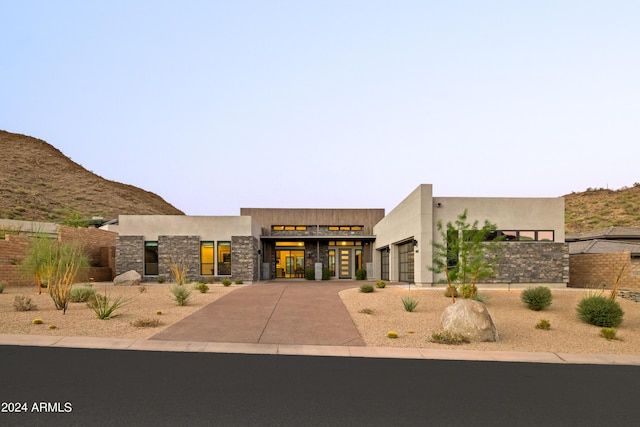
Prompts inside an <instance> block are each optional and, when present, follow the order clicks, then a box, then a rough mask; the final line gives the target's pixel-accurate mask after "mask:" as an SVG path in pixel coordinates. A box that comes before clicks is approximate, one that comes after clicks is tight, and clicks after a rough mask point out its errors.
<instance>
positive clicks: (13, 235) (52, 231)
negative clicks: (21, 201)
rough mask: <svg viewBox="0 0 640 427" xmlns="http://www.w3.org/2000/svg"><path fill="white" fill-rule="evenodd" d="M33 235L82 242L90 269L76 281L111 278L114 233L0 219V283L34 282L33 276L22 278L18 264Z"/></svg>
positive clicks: (113, 257)
mask: <svg viewBox="0 0 640 427" xmlns="http://www.w3.org/2000/svg"><path fill="white" fill-rule="evenodd" d="M35 236H41V237H46V238H50V239H56V240H58V241H60V242H72V241H74V242H80V243H82V244H83V246H84V250H85V253H86V255H87V258H88V260H89V266H90V268H89V269H87V270H85V271H82V272H81V274H80V276H79V277H78V281H81V282H86V281H89V280H90V279H93V280H94V281H96V282H104V281H107V282H108V281H111V280H113V277H114V271H115V245H116V237H117V234H116V233H114V232H110V231H104V230H99V229H96V228H93V227H90V228H76V227H67V226H64V225H59V224H54V223H49V222H31V221H16V220H8V219H0V283H4V284H7V285H31V284H35V280H34V279H30V278H27V277H24V275H23V274H22V273H21V271H20V265H19V264H20V262H21V261H22V259H24V257H25V255H26V253H27V251H28V250H29V243H30V241H31V239H33V238H34V237H35Z"/></svg>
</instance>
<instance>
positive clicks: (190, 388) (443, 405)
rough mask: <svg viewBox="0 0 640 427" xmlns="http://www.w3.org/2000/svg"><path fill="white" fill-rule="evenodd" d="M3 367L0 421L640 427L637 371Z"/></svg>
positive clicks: (469, 365) (11, 354) (36, 353)
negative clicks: (18, 411) (637, 426)
mask: <svg viewBox="0 0 640 427" xmlns="http://www.w3.org/2000/svg"><path fill="white" fill-rule="evenodd" d="M0 362H1V365H0V404H1V405H2V407H0V426H14V425H15V426H18V425H20V426H38V425H40V426H80V425H82V426H87V425H90V426H107V425H108V426H113V425H116V426H129V425H135V426H156V427H157V426H201V425H202V426H204V425H207V426H417V425H420V426H423V425H424V426H577V425H580V426H635V425H639V424H640V405H639V404H638V399H639V398H640V394H639V393H638V390H639V385H640V367H637V366H603V365H561V364H528V363H499V362H467V361H464V362H463V361H438V360H404V359H375V358H366V359H365V358H340V357H308V356H283V355H276V356H274V355H245V354H215V353H170V352H166V353H163V352H146V351H126V350H119V351H118V350H90V349H69V348H48V347H19V346H0ZM18 409H20V410H23V409H24V410H26V411H25V412H20V413H16V412H15V411H17V410H18ZM39 411H42V412H39ZM10 412H11V413H10Z"/></svg>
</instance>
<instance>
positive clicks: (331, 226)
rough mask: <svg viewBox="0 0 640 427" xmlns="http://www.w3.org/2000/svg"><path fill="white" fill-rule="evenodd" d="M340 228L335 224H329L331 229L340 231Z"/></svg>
mask: <svg viewBox="0 0 640 427" xmlns="http://www.w3.org/2000/svg"><path fill="white" fill-rule="evenodd" d="M339 229H340V228H339V227H337V226H335V225H330V226H329V231H338V230H339Z"/></svg>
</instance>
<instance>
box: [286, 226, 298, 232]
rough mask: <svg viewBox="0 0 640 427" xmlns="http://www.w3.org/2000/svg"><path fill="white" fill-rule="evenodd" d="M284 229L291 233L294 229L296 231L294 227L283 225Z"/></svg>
mask: <svg viewBox="0 0 640 427" xmlns="http://www.w3.org/2000/svg"><path fill="white" fill-rule="evenodd" d="M284 229H285V230H286V231H293V230H295V229H296V227H295V226H293V225H285V226H284Z"/></svg>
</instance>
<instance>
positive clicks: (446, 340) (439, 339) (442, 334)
mask: <svg viewBox="0 0 640 427" xmlns="http://www.w3.org/2000/svg"><path fill="white" fill-rule="evenodd" d="M431 342H434V343H436V344H452V345H460V344H465V343H469V342H470V341H469V338H467V337H465V336H464V335H461V334H457V333H454V332H450V331H446V330H445V331H439V332H434V333H433V334H431Z"/></svg>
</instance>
